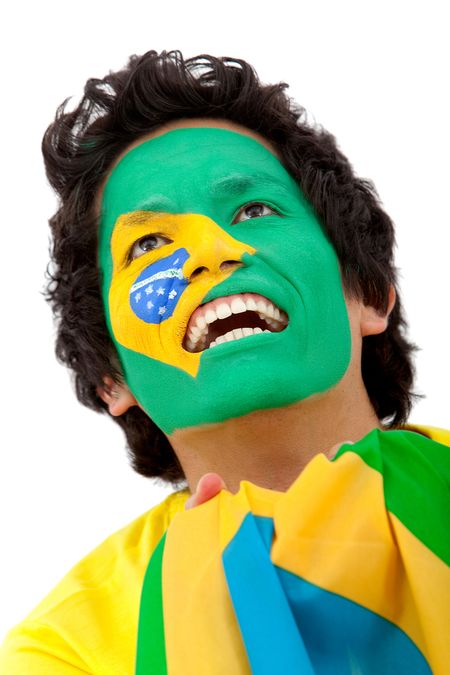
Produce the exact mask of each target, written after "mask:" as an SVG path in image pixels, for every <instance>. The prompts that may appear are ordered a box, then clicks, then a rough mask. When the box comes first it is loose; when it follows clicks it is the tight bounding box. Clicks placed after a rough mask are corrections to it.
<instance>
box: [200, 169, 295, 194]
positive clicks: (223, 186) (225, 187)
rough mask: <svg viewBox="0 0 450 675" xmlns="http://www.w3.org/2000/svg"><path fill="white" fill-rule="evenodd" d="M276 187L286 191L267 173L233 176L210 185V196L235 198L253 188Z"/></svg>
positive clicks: (283, 186) (284, 187) (281, 184)
mask: <svg viewBox="0 0 450 675" xmlns="http://www.w3.org/2000/svg"><path fill="white" fill-rule="evenodd" d="M261 186H262V187H277V188H282V189H283V190H286V186H285V185H284V184H283V183H282V182H280V181H278V180H277V179H276V178H274V177H273V176H271V175H270V174H267V173H252V174H251V175H245V174H233V175H232V176H225V178H219V180H217V181H215V182H214V183H213V184H212V185H211V195H212V196H213V197H222V196H224V195H231V196H237V195H239V194H241V193H242V192H245V191H246V190H248V189H249V188H254V187H261Z"/></svg>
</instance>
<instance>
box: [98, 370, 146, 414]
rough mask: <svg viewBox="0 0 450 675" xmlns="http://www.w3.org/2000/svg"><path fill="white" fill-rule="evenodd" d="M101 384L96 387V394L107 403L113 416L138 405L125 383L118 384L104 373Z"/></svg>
mask: <svg viewBox="0 0 450 675" xmlns="http://www.w3.org/2000/svg"><path fill="white" fill-rule="evenodd" d="M103 384H104V386H103V387H97V394H98V396H100V398H101V399H102V401H104V402H105V403H106V404H107V406H108V410H109V412H110V413H111V415H113V417H118V416H119V415H123V413H124V412H126V411H127V410H128V409H129V408H131V407H132V406H134V405H138V402H137V401H136V399H135V398H134V396H133V394H132V393H131V391H130V390H129V389H128V387H127V386H126V384H119V383H118V382H115V381H114V380H113V379H112V378H111V377H109V376H106V375H105V377H104V378H103Z"/></svg>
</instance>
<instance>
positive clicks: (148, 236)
mask: <svg viewBox="0 0 450 675" xmlns="http://www.w3.org/2000/svg"><path fill="white" fill-rule="evenodd" d="M250 206H263V207H265V208H267V209H270V210H271V211H273V213H275V214H276V215H280V213H279V212H278V211H277V209H275V208H274V207H273V206H270V205H269V204H265V203H264V202H248V203H247V204H244V206H241V207H240V209H239V210H238V211H237V213H236V214H235V216H234V218H233V220H232V222H231V224H232V225H235V224H236V219H237V217H238V216H239V214H240V213H241V212H243V211H245V209H248V208H249V207H250ZM267 215H270V214H267V213H266V214H264V215H262V216H256V218H264V217H265V216H267ZM245 220H253V218H245V219H244V221H245ZM244 221H239V222H244ZM151 238H154V239H163V240H164V241H165V243H166V244H171V243H172V240H171V239H168V238H167V237H165V236H164V235H162V234H158V233H155V234H146V235H145V236H144V237H141V238H140V239H138V240H137V241H135V242H134V244H133V245H132V247H131V248H130V250H129V252H128V255H127V264H130V263H131V262H133V260H136V259H137V258H140V257H142V256H143V255H145V254H146V253H148V251H142V252H141V253H140V254H139V255H133V252H134V250H135V248H136V247H138V246H139V244H141V242H143V241H145V240H146V239H151ZM163 245H164V244H163ZM157 248H160V247H158V246H155V248H152V249H151V251H155V250H156V249H157Z"/></svg>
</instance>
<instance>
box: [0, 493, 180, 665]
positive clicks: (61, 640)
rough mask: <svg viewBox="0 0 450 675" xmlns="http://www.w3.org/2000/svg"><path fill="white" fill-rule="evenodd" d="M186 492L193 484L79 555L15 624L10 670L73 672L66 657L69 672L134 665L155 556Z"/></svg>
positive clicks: (7, 655) (6, 648) (5, 654)
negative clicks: (148, 575) (148, 571)
mask: <svg viewBox="0 0 450 675" xmlns="http://www.w3.org/2000/svg"><path fill="white" fill-rule="evenodd" d="M187 497H188V494H187V491H182V492H175V493H173V494H171V495H169V496H168V497H167V498H166V499H165V500H164V501H163V502H161V503H160V504H159V505H157V506H155V507H154V508H152V509H150V510H149V511H148V512H146V513H144V514H143V515H141V516H140V517H139V518H136V519H135V520H134V521H132V522H131V523H130V524H128V525H127V526H126V527H124V528H122V529H120V530H119V531H117V532H115V533H114V534H112V535H111V536H109V537H108V538H107V539H105V541H103V542H102V543H101V544H100V545H99V546H97V547H96V548H95V549H94V550H93V551H91V553H89V554H88V555H87V556H86V557H84V558H83V559H82V560H80V562H78V563H77V564H76V565H75V566H74V567H73V568H72V569H71V570H70V571H69V573H68V574H67V575H66V576H65V577H64V578H63V579H62V580H61V581H60V582H59V583H58V584H57V586H56V587H55V588H54V589H53V590H52V591H51V592H50V593H49V594H48V595H47V597H46V598H44V600H43V601H42V602H41V603H40V604H39V605H38V606H37V607H36V608H35V609H34V610H33V611H32V612H31V613H30V614H29V615H28V617H27V618H26V619H25V620H24V621H23V622H22V623H21V624H19V625H18V626H16V627H15V628H14V629H13V630H12V631H10V633H9V635H8V636H7V639H6V641H5V644H4V645H3V648H2V653H1V659H3V660H1V661H0V663H1V665H2V667H3V668H5V671H4V672H8V673H11V674H15V673H19V672H20V673H23V672H30V673H31V672H33V673H34V672H36V673H40V672H42V673H44V672H45V673H46V674H47V673H48V674H49V675H51V673H53V672H58V673H59V672H66V671H65V670H62V671H61V670H60V666H61V663H65V664H69V665H68V667H69V668H70V670H68V671H67V672H77V671H73V670H72V669H73V668H74V667H78V668H80V669H81V670H83V672H85V671H88V672H102V673H103V672H105V673H111V675H112V674H113V673H116V672H117V673H123V672H132V671H133V659H134V650H135V642H136V634H137V624H138V615H139V601H140V593H141V588H142V582H143V579H144V576H145V572H146V569H147V565H148V561H149V558H150V556H151V555H152V553H153V551H154V549H155V548H156V546H157V545H158V543H159V541H160V539H161V537H162V536H163V535H164V533H165V531H166V530H167V527H168V526H169V524H170V522H171V520H172V518H173V517H174V515H175V514H176V513H177V512H178V511H180V510H182V509H183V507H184V503H185V501H186V499H187ZM111 645H113V648H111ZM55 655H56V661H55ZM30 659H31V661H30ZM41 661H42V664H43V665H42V668H41V669H39V666H38V665H37V664H38V662H41ZM50 661H51V662H50ZM53 662H54V663H56V668H59V669H58V670H55V671H53V670H52V667H53V665H52V664H53ZM30 663H31V665H32V667H33V670H32V669H31V667H30ZM35 663H36V668H35ZM4 664H7V665H8V668H7V667H6V665H4ZM58 664H59V665H58ZM2 672H3V671H2Z"/></svg>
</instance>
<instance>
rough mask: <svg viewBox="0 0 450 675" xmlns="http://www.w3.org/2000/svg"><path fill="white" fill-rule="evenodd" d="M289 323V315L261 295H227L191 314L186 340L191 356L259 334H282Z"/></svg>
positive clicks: (185, 344) (186, 348) (184, 344)
mask: <svg viewBox="0 0 450 675" xmlns="http://www.w3.org/2000/svg"><path fill="white" fill-rule="evenodd" d="M287 324H288V316H287V314H286V312H283V310H281V309H279V308H278V307H277V306H276V305H274V303H273V302H272V301H271V300H269V299H268V298H265V297H264V296H263V295H259V294H258V293H239V294H237V295H227V296H223V297H221V298H217V299H216V300H212V301H211V302H207V303H206V304H204V305H200V307H197V309H196V310H195V311H194V312H193V313H192V316H191V318H190V319H189V323H188V326H187V329H186V335H185V336H184V340H183V348H184V349H185V350H186V351H188V352H191V353H194V352H203V351H205V350H206V349H209V348H210V347H215V346H216V345H219V344H222V343H224V342H232V341H233V340H240V339H242V338H245V337H250V336H251V335H257V334H258V333H279V332H280V331H282V330H284V328H286V326H287Z"/></svg>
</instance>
